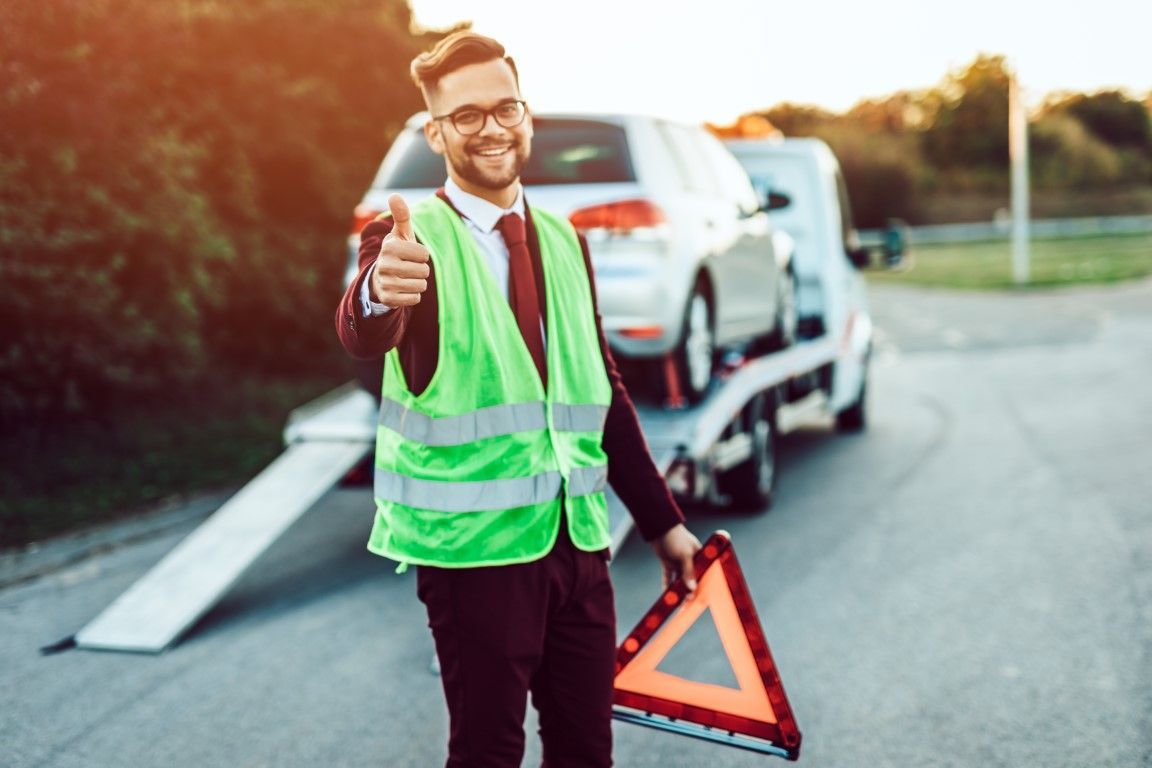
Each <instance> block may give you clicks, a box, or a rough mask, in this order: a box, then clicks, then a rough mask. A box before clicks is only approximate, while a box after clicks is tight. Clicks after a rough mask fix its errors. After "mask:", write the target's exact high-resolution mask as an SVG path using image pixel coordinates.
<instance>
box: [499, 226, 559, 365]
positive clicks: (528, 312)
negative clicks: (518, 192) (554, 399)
mask: <svg viewBox="0 0 1152 768" xmlns="http://www.w3.org/2000/svg"><path fill="white" fill-rule="evenodd" d="M496 227H497V229H499V230H500V235H501V236H502V237H503V238H504V244H505V245H507V246H508V303H509V304H511V305H512V314H514V315H516V324H517V325H519V326H520V335H521V336H523V337H524V343H525V344H527V345H528V352H529V353H531V355H532V362H534V363H536V370H537V371H539V372H540V381H541V382H543V383H544V386H548V376H547V373H546V371H547V368H546V366H545V363H544V335H543V333H542V332H541V331H540V300H539V297H538V296H537V295H536V270H534V269H533V268H532V257H531V256H530V255H529V254H528V239H527V233H526V232H525V229H524V219H522V218H520V217H519V216H517V215H516V214H515V213H509V214H506V215H504V216H503V217H501V219H500V221H498V222H497V223H496Z"/></svg>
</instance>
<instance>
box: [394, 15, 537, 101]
mask: <svg viewBox="0 0 1152 768" xmlns="http://www.w3.org/2000/svg"><path fill="white" fill-rule="evenodd" d="M495 59H503V60H504V61H506V62H508V66H509V68H511V70H512V77H513V78H515V80H516V87H517V88H519V87H520V75H519V73H518V72H517V71H516V62H514V61H512V57H511V56H508V55H505V53H504V46H503V45H501V44H500V43H498V42H497V41H495V40H493V39H492V38H490V37H485V36H484V35H478V34H476V33H475V32H473V31H472V30H470V29H463V30H460V31H459V32H453V33H452V34H450V35H448V36H447V37H445V38H444V39H443V40H441V41H440V42H438V43H436V45H434V46H433V47H432V50H430V51H425V52H424V53H421V54H420V55H419V56H417V57H416V58H414V59H412V67H411V71H412V81H413V82H415V83H416V86H417V87H418V88H419V89H420V90H421V91H422V92H423V93H424V100H425V101H428V94H429V93H430V92H432V91H435V89H436V84H437V83H438V82H440V78H442V77H444V75H446V74H448V73H449V72H455V71H456V70H457V69H460V68H461V67H466V66H468V65H469V64H482V63H484V62H486V61H493V60H495Z"/></svg>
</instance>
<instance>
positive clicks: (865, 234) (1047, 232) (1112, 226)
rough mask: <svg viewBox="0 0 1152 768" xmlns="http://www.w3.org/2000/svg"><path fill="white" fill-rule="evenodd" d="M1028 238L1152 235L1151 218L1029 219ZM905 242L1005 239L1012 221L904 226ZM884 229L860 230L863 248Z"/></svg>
mask: <svg viewBox="0 0 1152 768" xmlns="http://www.w3.org/2000/svg"><path fill="white" fill-rule="evenodd" d="M1031 230H1032V238H1033V239H1044V238H1059V237H1086V236H1091V235H1122V234H1140V233H1143V232H1152V216H1093V217H1084V218H1071V219H1033V220H1032V222H1031ZM906 232H907V235H908V241H909V242H910V243H911V244H913V245H915V244H916V243H965V242H978V241H982V240H983V241H987V240H1007V239H1009V237H1011V234H1012V221H1011V220H1010V219H1005V220H1002V221H982V222H973V223H969V224H929V225H925V226H920V227H907V228H906ZM883 239H884V230H881V229H862V230H860V241H861V243H862V244H863V245H867V246H879V245H880V244H881V243H882V242H883Z"/></svg>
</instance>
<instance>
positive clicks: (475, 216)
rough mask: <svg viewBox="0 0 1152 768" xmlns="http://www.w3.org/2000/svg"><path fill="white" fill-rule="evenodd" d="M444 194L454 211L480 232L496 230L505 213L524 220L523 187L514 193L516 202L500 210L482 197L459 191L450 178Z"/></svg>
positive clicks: (458, 186) (458, 187) (457, 185)
mask: <svg viewBox="0 0 1152 768" xmlns="http://www.w3.org/2000/svg"><path fill="white" fill-rule="evenodd" d="M444 194H445V195H447V196H448V199H449V200H450V201H452V205H454V206H455V207H456V210H458V211H460V213H461V214H462V215H463V216H464V218H466V219H468V220H469V221H471V222H472V223H473V224H475V225H476V226H477V227H479V228H480V230H481V231H482V232H491V231H493V230H494V229H496V224H497V222H499V221H500V218H501V217H502V216H503V215H504V214H506V213H515V214H518V215H519V216H520V218H524V187H523V186H521V187H520V188H519V189H518V190H517V191H516V200H515V202H513V203H512V206H511V207H510V208H501V207H500V206H498V205H494V204H493V203H490V202H488V201H487V200H485V199H484V198H482V197H477V196H476V195H473V194H471V193H469V192H465V191H464V190H462V189H460V185H459V184H457V183H456V182H455V181H454V180H453V179H452V177H448V180H447V181H445V182H444Z"/></svg>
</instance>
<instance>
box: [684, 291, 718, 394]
mask: <svg viewBox="0 0 1152 768" xmlns="http://www.w3.org/2000/svg"><path fill="white" fill-rule="evenodd" d="M673 354H674V357H675V361H676V372H677V374H678V377H679V379H680V381H679V384H680V386H681V388H682V389H683V392H682V394H683V395H684V397H685V398H686V399H687V400H688V402H690V403H698V402H700V401H701V400H702V399H704V395H705V394H707V392H708V386H709V384H711V382H712V371H713V369H714V367H715V361H716V337H715V335H714V334H713V332H712V301H711V299H710V298H709V296H708V293H707V291H706V290H705V288H704V286H703V284H700V283H697V285H696V287H695V288H694V289H693V291H692V296H691V298H689V299H688V307H687V309H686V310H685V311H684V327H683V330H682V331H681V334H680V344H679V346H678V347H677V348H676V351H675V352H674V353H673Z"/></svg>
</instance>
